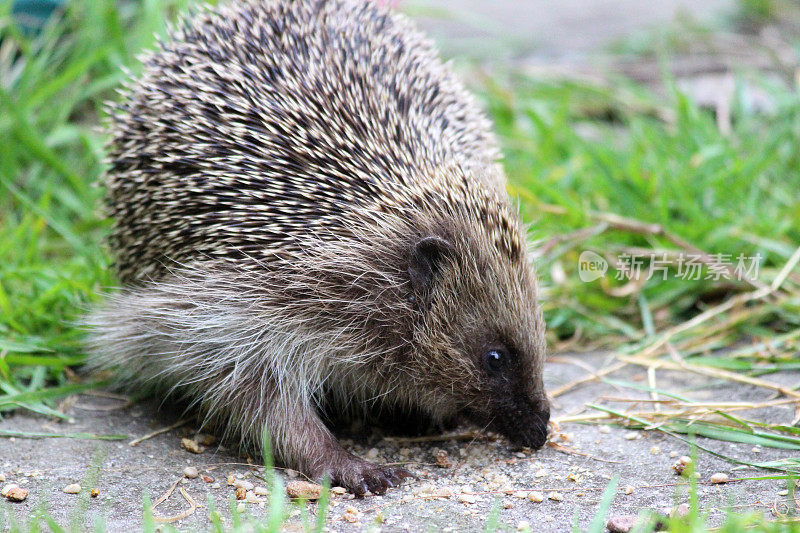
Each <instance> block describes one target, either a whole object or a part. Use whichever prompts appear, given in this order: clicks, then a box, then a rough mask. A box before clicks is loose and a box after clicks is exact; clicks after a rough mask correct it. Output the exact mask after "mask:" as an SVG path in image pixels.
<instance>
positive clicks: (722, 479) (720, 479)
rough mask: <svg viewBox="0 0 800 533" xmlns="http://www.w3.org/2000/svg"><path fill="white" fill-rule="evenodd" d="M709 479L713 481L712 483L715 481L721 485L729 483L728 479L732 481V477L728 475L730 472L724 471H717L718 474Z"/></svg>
mask: <svg viewBox="0 0 800 533" xmlns="http://www.w3.org/2000/svg"><path fill="white" fill-rule="evenodd" d="M709 481H711V483H714V484H715V485H719V484H721V483H727V482H728V481H730V478H729V477H728V474H725V473H723V472H717V473H716V474H712V475H711V478H709Z"/></svg>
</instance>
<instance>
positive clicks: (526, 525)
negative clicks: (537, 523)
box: [517, 520, 531, 531]
mask: <svg viewBox="0 0 800 533" xmlns="http://www.w3.org/2000/svg"><path fill="white" fill-rule="evenodd" d="M530 528H531V523H530V522H528V521H527V520H520V521H519V522H517V531H527V530H529V529H530Z"/></svg>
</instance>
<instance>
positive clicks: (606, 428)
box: [600, 425, 611, 433]
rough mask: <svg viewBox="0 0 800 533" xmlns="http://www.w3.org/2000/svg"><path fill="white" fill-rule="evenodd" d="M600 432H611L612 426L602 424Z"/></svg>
mask: <svg viewBox="0 0 800 533" xmlns="http://www.w3.org/2000/svg"><path fill="white" fill-rule="evenodd" d="M600 433H611V428H610V427H609V426H605V425H604V426H600Z"/></svg>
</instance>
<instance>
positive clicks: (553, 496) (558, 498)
mask: <svg viewBox="0 0 800 533" xmlns="http://www.w3.org/2000/svg"><path fill="white" fill-rule="evenodd" d="M547 497H548V498H550V499H551V500H553V501H554V502H560V501H561V500H563V499H564V496H562V495H561V493H560V492H551V493H550V494H548V495H547Z"/></svg>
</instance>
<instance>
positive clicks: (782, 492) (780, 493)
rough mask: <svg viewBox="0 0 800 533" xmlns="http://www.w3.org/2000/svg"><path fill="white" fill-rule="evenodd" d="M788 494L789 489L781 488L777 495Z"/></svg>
mask: <svg viewBox="0 0 800 533" xmlns="http://www.w3.org/2000/svg"><path fill="white" fill-rule="evenodd" d="M788 495H789V489H783V490H780V491H778V496H788Z"/></svg>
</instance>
